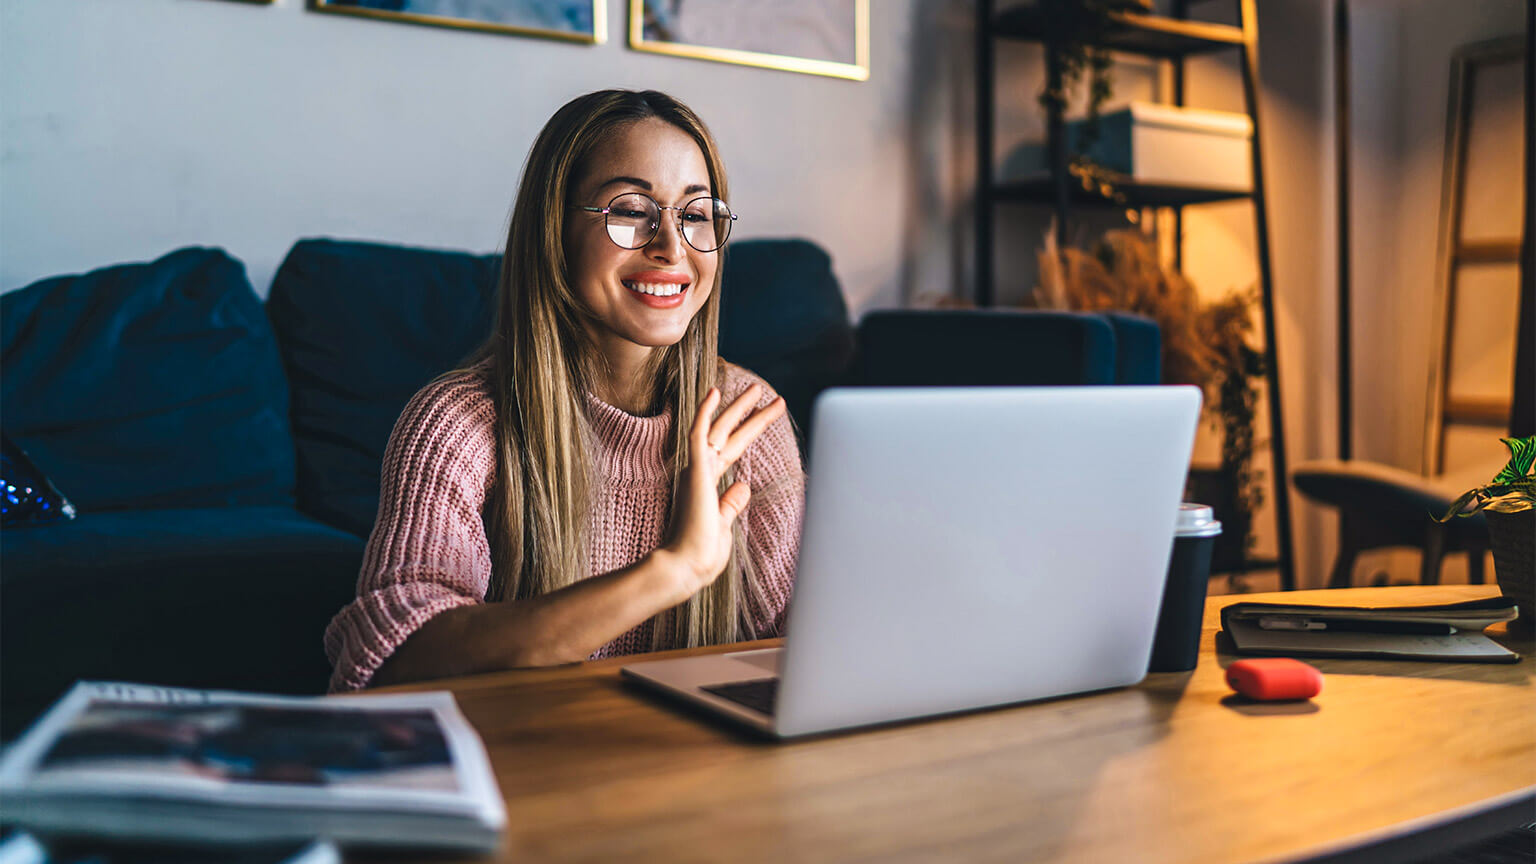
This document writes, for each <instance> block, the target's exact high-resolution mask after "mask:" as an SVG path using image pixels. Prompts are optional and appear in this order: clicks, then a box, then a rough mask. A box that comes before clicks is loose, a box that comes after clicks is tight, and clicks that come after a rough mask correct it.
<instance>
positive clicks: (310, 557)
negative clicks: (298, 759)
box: [0, 507, 363, 738]
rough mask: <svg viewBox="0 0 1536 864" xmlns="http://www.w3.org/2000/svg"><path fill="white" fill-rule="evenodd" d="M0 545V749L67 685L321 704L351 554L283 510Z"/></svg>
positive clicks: (123, 524)
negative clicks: (131, 684)
mask: <svg viewBox="0 0 1536 864" xmlns="http://www.w3.org/2000/svg"><path fill="white" fill-rule="evenodd" d="M3 542H4V558H5V566H4V568H3V569H0V592H3V594H4V597H5V602H4V604H3V605H0V680H3V681H4V682H5V685H4V688H3V689H0V706H3V710H0V722H3V726H4V728H3V730H0V735H3V736H4V737H7V738H9V737H10V736H13V735H15V734H16V732H17V731H19V730H18V728H17V727H18V725H19V724H20V723H23V722H25V721H26V720H28V719H30V718H31V717H32V716H34V715H35V714H36V713H37V712H38V711H40V710H41V709H42V708H44V707H46V706H47V705H48V703H49V702H51V701H52V700H53V699H56V698H57V697H58V696H59V695H60V694H62V693H63V691H64V690H65V689H67V688H68V687H69V685H70V684H71V683H72V682H73V681H75V680H77V679H81V678H86V679H97V680H126V681H143V682H147V683H153V684H165V685H175V686H186V687H219V688H227V689H237V690H258V691H265V692H280V693H323V692H324V691H325V686H326V682H327V680H328V678H329V675H330V667H329V664H328V663H327V661H326V658H325V652H324V648H323V641H322V640H323V636H324V632H325V625H326V624H327V623H328V622H329V621H330V618H331V616H332V615H334V614H335V613H336V612H337V611H339V610H340V609H341V607H342V606H344V605H346V603H347V602H349V601H350V600H351V598H352V596H353V594H354V592H355V590H356V582H357V573H358V568H359V567H360V566H361V563H362V554H363V543H362V541H361V540H359V539H358V538H356V537H353V536H352V535H350V534H347V533H346V532H343V531H340V530H337V529H335V528H332V527H330V526H327V525H324V524H322V523H320V522H318V521H316V520H314V519H311V518H309V517H307V516H305V515H304V514H302V513H299V512H298V511H297V510H294V509H293V508H291V507H233V508H208V509H187V510H129V511H120V512H111V513H91V512H85V513H81V514H80V516H79V517H78V518H77V519H75V520H74V521H73V522H58V523H53V524H48V525H29V526H25V527H22V528H16V529H11V530H7V531H6V532H4V536H3Z"/></svg>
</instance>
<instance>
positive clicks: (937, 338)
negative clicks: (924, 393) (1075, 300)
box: [858, 309, 1115, 387]
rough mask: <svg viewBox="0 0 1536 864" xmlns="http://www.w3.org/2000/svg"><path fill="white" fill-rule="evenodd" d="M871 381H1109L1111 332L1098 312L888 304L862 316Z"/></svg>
mask: <svg viewBox="0 0 1536 864" xmlns="http://www.w3.org/2000/svg"><path fill="white" fill-rule="evenodd" d="M858 381H859V383H861V384H866V385H872V386H898V387H921V386H951V385H958V386H980V385H1015V386H1039V385H1063V384H1113V383H1114V381H1115V334H1114V329H1113V328H1112V327H1111V326H1110V323H1109V322H1108V321H1107V320H1106V319H1104V318H1103V317H1102V316H1099V315H1092V314H1085V313H1079V312H1042V311H1026V310H1019V309H887V310H878V311H874V312H870V313H869V314H867V315H865V316H864V317H863V318H862V319H861V320H860V321H859V374H858Z"/></svg>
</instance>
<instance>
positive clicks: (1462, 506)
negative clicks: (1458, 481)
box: [1436, 435, 1536, 522]
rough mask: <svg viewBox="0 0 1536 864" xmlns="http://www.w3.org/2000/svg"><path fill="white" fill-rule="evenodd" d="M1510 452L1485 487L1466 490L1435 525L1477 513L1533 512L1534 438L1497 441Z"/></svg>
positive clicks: (1535, 489) (1535, 483)
mask: <svg viewBox="0 0 1536 864" xmlns="http://www.w3.org/2000/svg"><path fill="white" fill-rule="evenodd" d="M1499 440H1500V441H1503V442H1504V446H1505V447H1508V448H1509V462H1508V463H1507V464H1505V466H1504V467H1503V468H1502V469H1501V470H1500V471H1499V473H1498V474H1495V475H1494V477H1493V480H1492V481H1490V482H1489V483H1488V484H1487V485H1485V486H1479V487H1477V488H1476V489H1471V490H1468V491H1467V493H1466V494H1465V495H1462V496H1461V497H1460V498H1457V499H1456V503H1454V504H1452V505H1451V509H1449V510H1447V511H1445V515H1444V516H1438V517H1436V520H1437V521H1440V522H1449V521H1450V520H1451V519H1452V518H1454V517H1456V516H1471V515H1472V514H1473V513H1476V512H1478V511H1480V510H1491V511H1493V512H1495V513H1520V512H1522V511H1525V510H1530V509H1532V508H1536V476H1532V473H1531V467H1532V465H1533V464H1536V435H1532V436H1530V437H1528V438H1500V439H1499Z"/></svg>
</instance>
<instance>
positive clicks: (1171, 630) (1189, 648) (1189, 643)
mask: <svg viewBox="0 0 1536 864" xmlns="http://www.w3.org/2000/svg"><path fill="white" fill-rule="evenodd" d="M1219 534H1221V523H1220V522H1217V521H1216V519H1215V518H1214V515H1213V514H1212V512H1211V508H1209V507H1207V506H1205V505H1204V504H1180V505H1179V522H1178V526H1177V528H1176V529H1175V530H1174V538H1173V558H1172V559H1171V560H1170V561H1169V562H1168V581H1167V582H1166V583H1165V584H1164V585H1163V608H1162V611H1160V612H1159V613H1158V616H1157V635H1156V636H1155V637H1153V640H1152V660H1151V662H1150V663H1148V664H1147V671H1148V672H1184V671H1186V670H1189V669H1193V668H1195V661H1196V660H1198V659H1199V657H1200V622H1201V621H1202V620H1203V619H1204V617H1205V588H1206V583H1208V582H1209V581H1210V578H1211V549H1212V547H1214V546H1215V545H1216V537H1217V535H1219Z"/></svg>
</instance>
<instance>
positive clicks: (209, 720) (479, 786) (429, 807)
mask: <svg viewBox="0 0 1536 864" xmlns="http://www.w3.org/2000/svg"><path fill="white" fill-rule="evenodd" d="M81 797H94V798H103V797H105V798H114V797H124V798H136V799H146V798H148V799H165V800H195V801H197V802H200V803H205V804H218V805H232V806H249V807H258V808H259V807H277V808H319V809H324V810H331V811H353V810H357V811H368V810H380V809H389V810H409V811H411V812H415V813H434V812H435V813H442V814H457V815H459V816H469V817H473V818H476V819H477V820H479V821H481V822H483V823H485V824H488V825H494V826H496V827H498V828H499V827H500V825H501V824H502V823H503V822H504V821H505V817H504V815H503V810H502V805H501V795H500V793H499V791H498V790H497V788H496V784H495V780H494V778H493V776H492V775H491V771H490V766H489V762H488V760H487V759H486V755H485V750H484V747H483V746H482V745H481V742H480V739H479V736H477V735H476V734H475V732H474V729H473V728H472V727H471V726H470V725H469V723H468V722H467V721H466V720H465V719H464V717H463V715H462V714H461V713H459V710H458V706H457V704H456V703H455V702H454V700H453V696H452V694H450V693H447V692H434V693H409V694H398V695H395V694H390V695H378V696H374V695H358V696H347V697H285V696H261V695H254V694H244V693H232V692H224V691H202V690H182V689H175V688H166V687H151V686H145V685H136V684H104V683H93V682H82V683H80V684H77V685H76V686H75V687H74V689H73V690H71V691H70V692H69V694H67V695H66V696H65V697H64V699H62V700H61V701H60V702H59V703H58V704H57V705H56V706H54V708H53V709H51V710H50V711H49V712H48V714H47V715H45V716H44V717H43V719H42V720H41V721H39V722H38V724H37V725H36V726H34V727H33V728H32V729H31V730H30V731H29V732H27V733H26V735H24V736H23V737H22V739H21V740H20V741H18V742H16V744H15V745H14V746H13V747H12V748H11V749H10V751H9V752H8V753H7V754H6V756H5V759H4V761H3V763H0V800H3V799H11V801H12V802H16V801H20V800H28V801H34V802H35V801H42V800H67V799H77V798H81Z"/></svg>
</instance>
